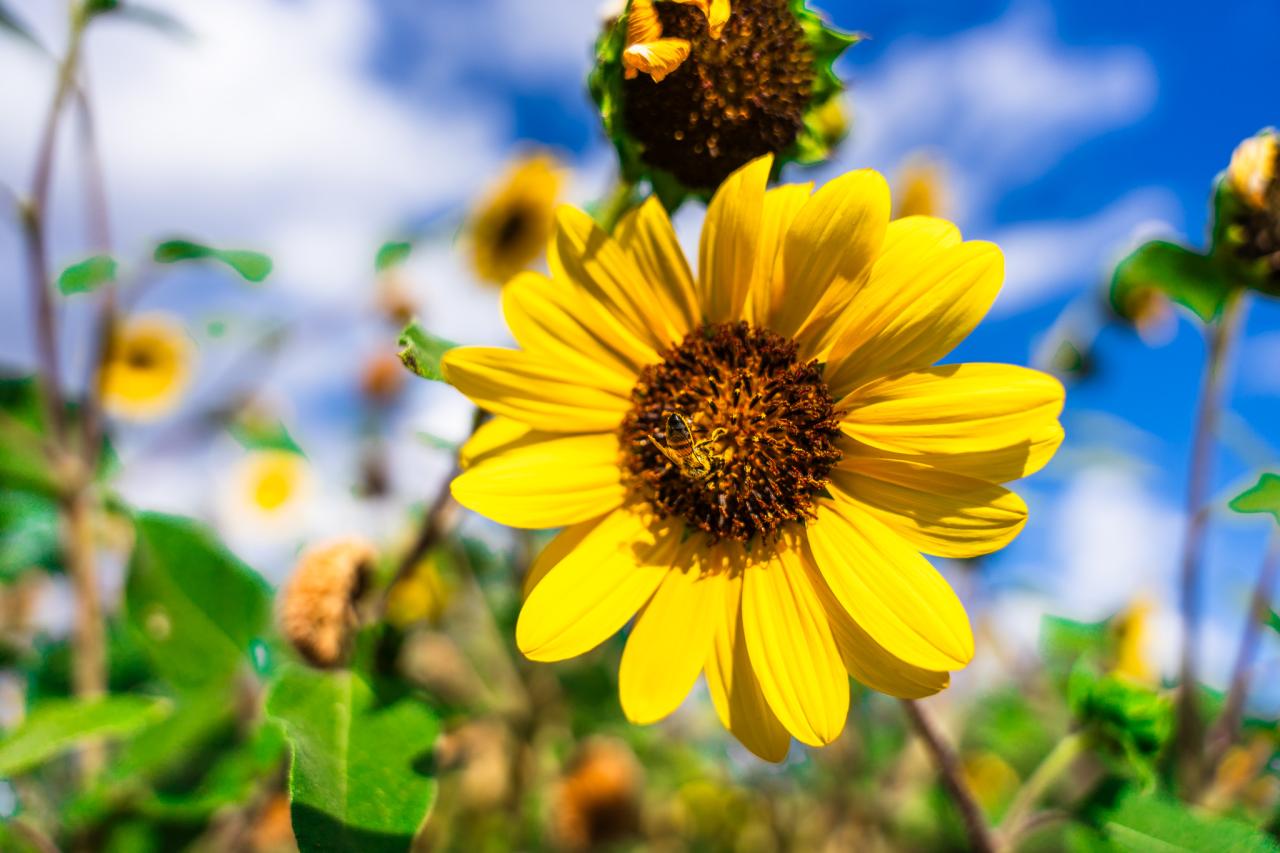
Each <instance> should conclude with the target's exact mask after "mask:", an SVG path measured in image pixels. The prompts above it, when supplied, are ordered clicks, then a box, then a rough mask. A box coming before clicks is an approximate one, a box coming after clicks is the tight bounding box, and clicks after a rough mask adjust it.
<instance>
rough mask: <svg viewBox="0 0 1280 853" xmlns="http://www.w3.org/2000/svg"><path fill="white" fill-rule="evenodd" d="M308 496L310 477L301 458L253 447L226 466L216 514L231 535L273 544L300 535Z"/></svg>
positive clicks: (308, 507) (312, 488) (308, 505)
mask: <svg viewBox="0 0 1280 853" xmlns="http://www.w3.org/2000/svg"><path fill="white" fill-rule="evenodd" d="M314 492H315V483H314V477H313V475H312V473H311V468H310V466H309V465H308V464H307V460H306V457H304V456H302V454H300V453H296V452H294V451H292V450H284V449H277V448H262V449H256V450H252V451H250V452H249V453H248V454H247V455H246V456H244V457H243V458H242V459H241V460H240V461H239V462H238V463H236V465H235V466H234V467H233V468H232V470H231V472H230V476H229V478H228V481H227V483H226V485H225V487H224V489H223V493H222V495H221V496H220V505H221V511H222V515H223V517H224V520H225V522H226V524H227V525H228V530H229V532H230V533H231V534H232V535H233V536H236V537H245V538H249V539H256V540H276V541H279V540H283V539H288V538H291V537H293V536H295V535H298V534H300V533H301V531H302V529H303V526H304V525H305V523H306V520H307V517H308V514H309V513H310V511H311V507H312V498H313V494H314Z"/></svg>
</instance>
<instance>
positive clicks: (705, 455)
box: [621, 323, 840, 542]
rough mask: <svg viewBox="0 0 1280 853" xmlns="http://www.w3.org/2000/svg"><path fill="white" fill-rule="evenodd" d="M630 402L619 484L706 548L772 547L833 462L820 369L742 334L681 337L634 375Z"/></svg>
mask: <svg viewBox="0 0 1280 853" xmlns="http://www.w3.org/2000/svg"><path fill="white" fill-rule="evenodd" d="M631 400H632V403H633V406H632V409H631V411H630V412H629V413H628V414H627V416H626V418H625V419H624V420H623V422H622V428H621V445H622V448H623V477H624V480H625V481H626V482H627V484H628V485H629V486H630V487H631V488H632V489H633V490H634V491H635V492H637V493H638V494H639V495H640V496H641V497H642V498H643V499H645V500H647V501H649V503H650V504H652V506H653V507H654V509H655V510H656V511H657V512H658V514H659V515H661V516H663V517H670V516H679V517H681V518H683V519H684V521H685V523H686V524H687V525H688V526H689V527H692V528H696V529H698V530H702V531H704V532H706V533H709V534H710V535H711V536H712V537H713V538H715V539H720V538H725V537H727V538H732V539H738V540H741V541H744V542H745V541H747V540H749V539H752V538H754V537H756V536H760V537H762V538H764V539H771V538H773V537H774V536H776V535H777V534H778V533H779V532H780V529H781V528H782V526H783V525H785V524H787V523H789V522H800V523H804V522H805V521H806V520H807V519H809V518H811V517H812V515H813V501H814V498H815V497H817V496H818V495H819V494H821V493H822V492H823V490H824V489H825V488H826V483H827V474H828V472H829V471H830V470H831V466H833V465H834V464H835V463H836V462H837V461H839V459H840V451H839V450H838V449H837V448H836V439H837V436H838V435H839V432H840V431H839V417H838V414H837V412H836V410H835V405H834V402H833V400H832V398H831V392H830V391H829V390H828V389H827V386H826V384H825V383H824V382H823V381H822V373H821V367H820V366H819V364H818V362H817V361H810V362H808V363H801V362H800V361H799V360H798V359H797V354H796V345H795V343H793V342H792V341H791V340H789V339H787V338H784V337H782V336H780V335H778V334H775V333H774V332H770V331H768V330H767V329H755V328H752V327H751V326H750V325H748V324H747V323H722V324H719V325H707V326H703V327H702V328H700V329H697V330H695V331H693V332H690V333H689V334H688V335H687V336H686V337H685V339H684V340H683V341H682V342H681V343H679V344H678V345H676V346H674V347H672V348H671V349H669V350H667V351H666V352H664V353H663V354H662V361H661V362H660V363H658V364H654V365H650V366H649V367H646V368H645V369H644V370H643V371H642V372H641V374H640V379H639V381H638V382H637V383H636V386H635V388H634V389H633V390H632V392H631ZM681 422H683V423H685V424H687V425H688V427H689V434H688V435H687V436H686V435H684V434H683V429H682V428H681Z"/></svg>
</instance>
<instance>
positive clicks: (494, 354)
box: [440, 347, 631, 432]
mask: <svg viewBox="0 0 1280 853" xmlns="http://www.w3.org/2000/svg"><path fill="white" fill-rule="evenodd" d="M440 366H441V370H442V372H443V373H444V377H445V379H446V380H447V381H448V382H449V384H450V385H452V386H454V387H455V388H457V389H458V390H459V391H461V392H462V393H463V394H466V395H467V396H468V397H469V398H470V399H471V402H473V403H475V404H476V405H477V406H480V407H481V408H482V409H486V410H488V411H490V412H493V413H494V414H496V415H505V416H507V417H511V418H515V419H516V420H518V421H520V422H522V423H525V424H528V425H529V426H531V427H534V428H535V429H542V430H547V431H549V432H606V431H609V430H614V429H617V427H618V424H619V423H620V422H621V421H622V416H623V414H625V413H626V411H627V409H628V408H630V406H631V401H630V399H629V398H628V397H627V396H625V395H620V394H618V393H615V392H612V391H608V390H605V389H602V388H599V387H597V386H596V385H595V384H593V383H592V382H591V379H590V377H584V376H581V375H575V374H573V373H572V372H571V371H569V370H566V369H565V368H564V367H563V366H562V365H558V364H554V363H551V362H548V361H546V360H545V359H540V358H536V357H534V356H532V355H530V354H529V353H526V352H520V351H519V350H508V349H498V348H495V347H457V348H455V349H451V350H449V351H448V352H447V353H445V356H444V358H443V359H442V360H441V365H440Z"/></svg>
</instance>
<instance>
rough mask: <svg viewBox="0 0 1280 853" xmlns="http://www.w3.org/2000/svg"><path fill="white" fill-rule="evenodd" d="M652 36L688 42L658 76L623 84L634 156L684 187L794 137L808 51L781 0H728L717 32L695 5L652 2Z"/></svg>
mask: <svg viewBox="0 0 1280 853" xmlns="http://www.w3.org/2000/svg"><path fill="white" fill-rule="evenodd" d="M655 8H656V9H657V11H658V15H659V17H660V19H661V21H662V35H663V36H664V37H667V38H683V39H687V40H688V41H689V42H690V43H691V49H690V51H689V58H688V59H686V60H685V61H684V62H683V63H682V64H681V65H680V67H679V68H678V69H676V71H674V72H673V73H672V74H671V75H669V76H668V77H667V78H666V79H665V80H663V81H662V82H661V83H655V82H653V80H652V79H651V78H650V77H649V76H648V75H647V74H641V75H638V76H637V77H635V78H634V79H631V80H627V81H625V82H624V84H623V104H622V107H623V121H624V122H625V124H626V129H627V132H628V133H629V134H631V135H632V136H633V137H635V138H636V139H637V140H639V141H640V142H642V143H643V144H644V154H643V157H644V160H645V162H647V163H649V165H651V166H656V167H658V168H660V169H665V170H667V171H668V172H671V173H672V174H673V175H675V176H676V178H678V179H679V180H680V182H681V183H683V184H684V185H685V186H688V187H691V188H694V189H713V188H714V187H717V186H719V185H720V182H721V181H723V180H724V179H725V178H726V177H728V175H729V173H730V172H732V171H733V170H734V169H736V168H738V167H739V166H741V165H743V164H745V163H747V162H749V161H751V160H753V159H755V158H756V157H759V156H761V155H764V154H768V153H770V152H773V153H775V154H776V153H780V152H782V151H784V150H786V149H787V148H789V147H790V146H791V144H792V143H794V142H795V141H796V137H797V136H798V135H799V133H800V130H801V128H802V127H803V125H804V113H805V110H806V109H807V108H808V106H809V100H810V96H811V94H812V85H813V78H814V58H813V52H812V50H810V48H809V44H808V42H807V41H806V40H805V34H804V30H803V29H801V27H800V23H799V21H797V20H796V16H795V14H794V13H793V12H792V11H791V10H790V8H789V2H788V0H734V2H733V13H732V14H731V15H730V17H729V21H728V23H727V24H726V25H725V28H724V31H723V32H722V33H721V34H720V38H718V39H713V38H711V36H710V34H709V33H708V32H707V19H706V17H705V16H704V15H703V13H702V12H701V11H700V10H698V9H697V7H695V6H686V5H681V4H676V3H658V4H657V5H656V7H655Z"/></svg>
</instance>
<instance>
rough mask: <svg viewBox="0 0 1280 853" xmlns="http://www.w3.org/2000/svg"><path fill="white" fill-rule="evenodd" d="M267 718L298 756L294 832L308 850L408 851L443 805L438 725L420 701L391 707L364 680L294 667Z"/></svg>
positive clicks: (276, 690)
mask: <svg viewBox="0 0 1280 853" xmlns="http://www.w3.org/2000/svg"><path fill="white" fill-rule="evenodd" d="M267 713H269V714H271V715H272V716H274V717H276V718H277V719H279V720H280V721H281V723H283V725H284V727H285V735H286V737H287V738H288V741H289V744H290V746H291V748H292V753H293V760H292V763H291V767H290V772H289V791H290V800H291V802H292V810H293V830H294V833H295V834H296V835H297V838H298V846H299V847H300V848H301V849H303V850H314V851H331V852H332V853H337V852H338V851H351V853H356V851H359V853H382V851H387V852H388V853H390V851H405V850H408V849H409V844H410V842H411V840H412V838H413V835H414V833H415V832H416V831H417V829H418V827H419V825H420V824H421V823H422V821H423V819H424V818H425V816H426V814H427V811H428V809H429V807H430V805H431V801H432V799H433V798H434V796H435V790H436V783H435V779H434V778H433V775H432V770H431V748H432V746H433V744H434V743H435V740H436V737H437V734H438V732H439V725H438V723H437V721H436V718H435V716H434V715H433V714H432V713H431V711H430V710H429V709H428V708H427V707H426V706H425V705H423V704H422V703H420V702H418V701H416V700H414V699H412V698H399V699H396V700H394V701H386V700H384V699H381V697H378V696H377V695H375V693H374V691H373V689H372V687H371V686H370V684H369V682H368V681H367V680H366V679H365V676H364V675H363V674H361V673H359V672H352V671H344V672H319V671H316V670H311V669H306V668H303V667H301V666H297V665H294V666H290V667H288V668H286V669H285V670H284V671H283V672H282V673H281V674H280V677H279V679H278V680H277V681H276V683H275V684H274V685H273V686H272V689H271V694H270V696H269V697H268V699H267Z"/></svg>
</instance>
